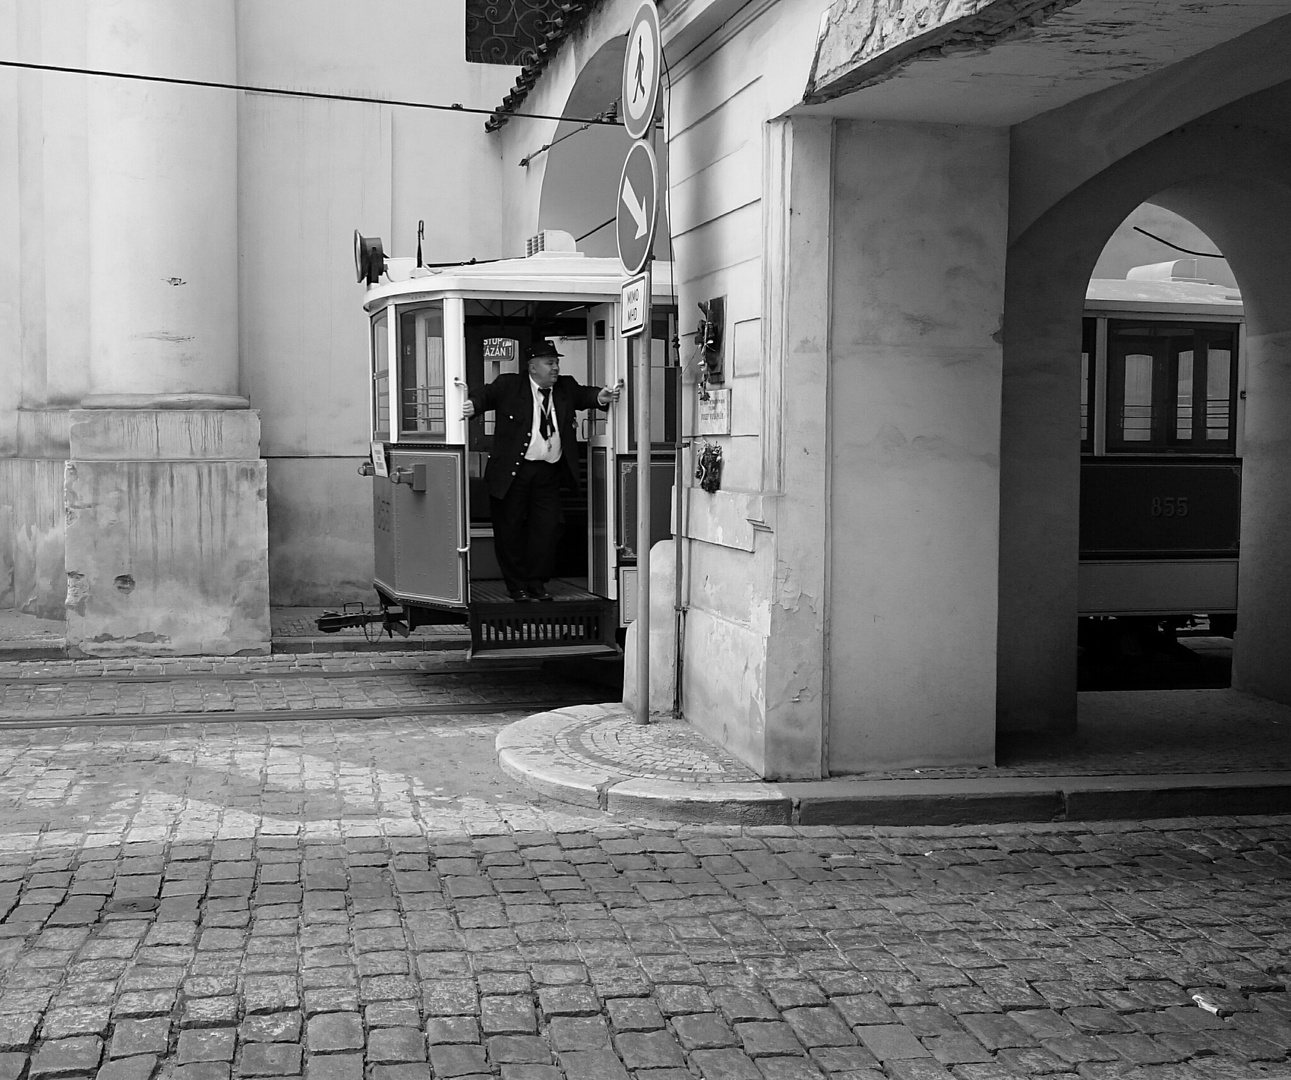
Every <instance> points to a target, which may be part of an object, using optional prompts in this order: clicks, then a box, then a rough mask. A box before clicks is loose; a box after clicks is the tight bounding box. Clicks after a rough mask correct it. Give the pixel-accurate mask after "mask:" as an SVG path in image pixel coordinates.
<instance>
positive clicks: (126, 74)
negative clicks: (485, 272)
mask: <svg viewBox="0 0 1291 1080" xmlns="http://www.w3.org/2000/svg"><path fill="white" fill-rule="evenodd" d="M0 67H6V68H17V69H19V70H22V71H49V72H55V73H59V74H64V75H97V76H99V77H100V78H105V79H125V80H128V81H131V82H145V83H163V84H166V85H169V86H199V87H206V88H208V89H212V90H239V91H242V92H244V93H250V94H272V95H276V96H278V97H293V98H314V99H317V100H320V101H353V102H357V103H359V104H363V105H393V106H398V107H400V108H405V109H429V110H432V111H435V112H455V113H463V114H466V115H477V116H492V115H493V114H494V113H495V112H497V109H496V107H495V108H491V109H483V108H477V107H475V106H471V105H463V104H461V103H460V102H453V103H452V104H451V105H443V104H439V103H436V102H429V101H404V100H401V99H399V98H381V97H365V96H364V95H362V94H330V93H327V92H326V91H324V90H287V89H285V88H283V87H278V86H252V85H250V84H247V83H231V82H220V81H218V80H215V79H181V78H178V77H175V76H170V75H141V74H138V73H137V72H131V71H105V70H102V69H100V68H83V67H69V66H66V65H63V64H33V63H27V62H24V61H21V60H0ZM507 115H508V116H514V117H520V118H522V119H525V120H568V121H570V122H571V123H575V124H587V125H592V124H601V125H606V126H616V127H619V126H622V125H621V124H620V123H619V121H618V119H607V118H606V117H605V114H601V115H600V116H592V117H579V116H552V115H550V114H547V113H525V112H517V113H508V114H507Z"/></svg>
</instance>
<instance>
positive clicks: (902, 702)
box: [829, 122, 1008, 772]
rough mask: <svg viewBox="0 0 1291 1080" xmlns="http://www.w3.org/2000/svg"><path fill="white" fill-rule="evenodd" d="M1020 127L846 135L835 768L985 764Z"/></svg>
mask: <svg viewBox="0 0 1291 1080" xmlns="http://www.w3.org/2000/svg"><path fill="white" fill-rule="evenodd" d="M1007 169H1008V138H1007V132H1005V131H1002V130H997V129H973V128H964V127H949V126H938V125H916V124H909V125H902V124H888V123H882V124H879V123H871V124H867V123H862V122H856V123H842V124H839V125H838V127H837V134H836V140H835V164H834V177H835V201H834V223H835V238H834V281H833V288H832V307H833V333H832V358H831V367H830V400H829V409H830V426H831V430H832V479H831V482H830V506H831V515H832V516H831V521H830V539H831V579H830V624H831V630H830V729H829V766H830V771H831V772H851V771H865V770H873V769H876V768H886V767H894V766H902V765H910V764H919V763H924V764H935V763H940V764H989V763H991V762H992V761H993V760H994V741H995V681H994V666H995V629H994V628H995V623H996V610H997V597H996V585H995V574H996V570H997V566H998V558H999V548H998V538H999V439H1000V379H1001V368H1002V351H1001V345H1000V328H1001V322H1002V317H1003V306H1004V292H1003V284H1004V251H1005V238H1006V229H1007V198H1006V196H1007V175H1008V174H1007Z"/></svg>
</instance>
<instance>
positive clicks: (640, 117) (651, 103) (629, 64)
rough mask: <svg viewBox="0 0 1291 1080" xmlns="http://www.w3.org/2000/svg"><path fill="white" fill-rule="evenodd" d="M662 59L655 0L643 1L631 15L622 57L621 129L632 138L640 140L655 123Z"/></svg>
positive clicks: (657, 11) (657, 10)
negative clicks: (630, 27) (626, 44)
mask: <svg viewBox="0 0 1291 1080" xmlns="http://www.w3.org/2000/svg"><path fill="white" fill-rule="evenodd" d="M662 56H663V51H662V46H661V44H660V41H659V9H658V8H656V7H655V2H654V0H642V3H641V6H640V7H638V8H637V10H636V14H635V15H633V16H632V29H631V30H629V31H628V48H627V52H625V53H624V54H623V126H624V127H625V128H627V131H628V134H629V135H631V136H632V138H634V139H640V138H642V137H643V136H644V135H645V133H646V132H647V131H649V130H650V125H651V124H652V123H653V122H654V114H655V109H656V108H657V107H658V105H659V69H660V66H661V63H660V61H661V58H662Z"/></svg>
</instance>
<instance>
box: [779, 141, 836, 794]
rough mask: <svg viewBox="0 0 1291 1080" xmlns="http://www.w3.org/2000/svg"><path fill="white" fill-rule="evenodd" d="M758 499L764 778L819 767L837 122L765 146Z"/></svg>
mask: <svg viewBox="0 0 1291 1080" xmlns="http://www.w3.org/2000/svg"><path fill="white" fill-rule="evenodd" d="M766 146H767V153H766V160H767V167H766V169H767V174H768V175H767V179H766V181H765V186H764V191H765V195H764V198H763V206H764V208H765V210H764V213H765V226H764V229H765V234H766V235H765V239H764V250H765V252H766V255H765V259H766V271H765V287H764V288H765V292H766V296H765V299H764V306H765V310H766V312H767V319H766V329H765V333H764V338H763V340H764V352H765V355H766V362H765V367H764V375H763V380H764V387H763V431H764V437H763V474H764V486H765V487H766V489H767V490H768V492H772V493H775V494H774V496H773V497H764V499H763V500H762V503H763V505H762V522H761V524H762V526H763V527H764V528H768V529H770V531H771V536H770V537H769V539H770V540H771V542H772V545H773V562H772V564H771V572H772V580H771V581H769V582H767V583H766V584H765V586H764V588H765V591H766V595H767V597H768V606H769V609H770V610H769V612H768V628H769V633H768V634H767V643H766V650H767V651H766V661H765V664H764V669H763V672H764V674H763V678H764V680H765V691H764V702H765V709H766V721H765V735H764V740H765V748H764V757H763V762H764V765H763V772H764V775H765V776H766V778H767V779H769V780H790V779H814V778H816V777H819V776H821V775H822V773H823V772H824V769H825V762H824V746H825V735H826V731H825V724H826V716H827V705H828V700H827V697H826V690H825V686H826V678H827V674H826V632H827V629H826V622H827V618H828V615H829V612H828V610H827V605H826V573H827V570H826V563H827V560H828V558H829V536H828V498H829V487H828V485H829V451H828V448H829V432H828V417H829V379H830V372H829V358H830V350H829V329H830V312H829V307H830V269H831V267H830V259H831V251H832V245H833V241H834V237H833V236H832V235H831V226H832V209H833V206H832V193H831V185H832V182H833V154H834V124H833V122H832V121H830V120H826V119H807V118H795V119H794V120H792V121H788V122H778V123H775V124H771V125H769V128H768V132H767V138H766Z"/></svg>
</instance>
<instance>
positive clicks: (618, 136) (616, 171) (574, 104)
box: [538, 34, 668, 258]
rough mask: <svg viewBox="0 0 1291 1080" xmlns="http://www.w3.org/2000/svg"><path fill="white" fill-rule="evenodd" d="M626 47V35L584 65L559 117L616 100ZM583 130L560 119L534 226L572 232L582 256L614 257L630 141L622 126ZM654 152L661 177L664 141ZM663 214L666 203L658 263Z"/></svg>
mask: <svg viewBox="0 0 1291 1080" xmlns="http://www.w3.org/2000/svg"><path fill="white" fill-rule="evenodd" d="M626 47H627V35H626V34H624V35H621V36H619V37H616V38H611V39H610V40H609V41H607V42H606V43H605V44H604V45H602V46H601V47H600V48H599V49H598V50H597V51H596V54H595V55H594V56H593V57H592V58H591V59H590V60H589V61H588V62H587V63H586V64H584V65H583V69H582V70H581V71H580V72H579V73H578V79H577V81H576V82H575V83H574V88H573V89H572V90H571V91H570V93H569V98H568V100H566V102H565V107H564V109H562V110H561V115H562V116H574V117H580V118H582V117H590V116H597V115H599V114H601V113H603V112H604V111H605V110H606V109H608V108H609V107H610V106H611V105H612V104H613V103H614V102H616V101H617V100H618V98H619V93H620V82H621V76H622V72H623V50H624V49H625V48H626ZM582 126H583V125H582V123H581V122H578V121H574V120H562V121H561V122H560V123H559V125H557V127H556V132H555V135H553V136H552V142H551V149H550V150H548V151H547V155H548V160H547V163H546V170H545V172H544V174H543V180H542V198H541V201H540V203H539V207H538V227H539V228H540V229H563V230H564V231H565V232H568V233H570V234H571V235H572V236H573V237H574V238H575V239H576V240H577V241H578V250H579V251H581V252H583V253H584V254H586V255H601V256H615V255H617V254H618V249H617V246H616V243H615V239H614V229H613V224H612V223H613V220H614V216H615V213H616V200H617V194H618V182H619V176H620V174H621V172H622V170H623V160H624V158H626V157H627V153H628V149H629V148H630V147H631V146H632V139H631V137H630V136H629V135H628V134H627V132H626V130H624V128H623V127H622V126H620V125H613V126H609V125H594V126H592V127H590V128H588V129H587V130H585V131H580V130H579V129H580V128H581V127H582ZM654 149H655V153H656V156H657V157H658V160H659V169H660V171H661V173H662V172H664V169H665V167H666V160H667V148H666V147H665V145H664V142H663V140H662V138H658V139H656V140H655V146H654ZM664 175H666V173H665V174H664ZM666 210H667V204H666V202H664V203H663V204H662V205H661V206H660V215H659V228H658V232H657V233H656V241H655V256H656V258H667V257H668V256H667V235H668V230H667V222H666V220H665V216H666ZM607 222H608V223H609V224H607ZM660 238H662V239H660Z"/></svg>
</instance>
